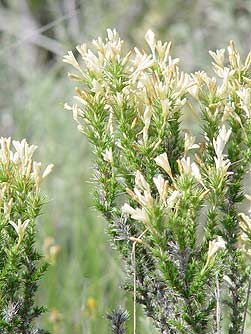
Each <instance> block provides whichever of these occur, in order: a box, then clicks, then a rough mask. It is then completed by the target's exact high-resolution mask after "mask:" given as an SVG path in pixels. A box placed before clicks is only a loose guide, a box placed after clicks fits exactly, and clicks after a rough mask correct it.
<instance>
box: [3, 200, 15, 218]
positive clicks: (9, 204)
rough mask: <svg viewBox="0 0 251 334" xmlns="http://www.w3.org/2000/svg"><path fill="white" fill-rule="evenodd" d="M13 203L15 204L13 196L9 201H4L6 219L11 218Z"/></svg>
mask: <svg viewBox="0 0 251 334" xmlns="http://www.w3.org/2000/svg"><path fill="white" fill-rule="evenodd" d="M12 204H13V198H11V199H10V200H9V202H4V209H3V212H4V217H5V218H6V219H9V218H10V213H11V209H12Z"/></svg>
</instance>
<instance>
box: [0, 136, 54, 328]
mask: <svg viewBox="0 0 251 334" xmlns="http://www.w3.org/2000/svg"><path fill="white" fill-rule="evenodd" d="M0 143H1V149H0V237H1V244H0V332H1V333H2V334H9V333H13V334H20V333H22V334H33V333H47V332H46V331H44V330H40V329H36V328H35V327H34V323H33V322H34V319H36V318H37V317H38V316H40V315H41V314H42V313H43V312H44V307H43V306H36V303H35V293H36V292H37V289H38V284H39V280H40V278H41V276H42V275H43V274H44V272H45V271H46V268H47V264H46V262H45V261H43V260H42V256H41V255H40V254H39V253H38V252H37V250H36V248H35V241H36V222H35V220H36V218H37V216H38V215H39V214H40V212H41V208H42V205H43V203H44V197H43V196H42V195H41V194H40V184H41V182H42V181H43V179H44V178H45V177H46V176H47V175H48V174H49V173H50V172H51V170H52V167H53V165H49V166H48V167H47V168H46V169H45V171H44V172H43V173H42V172H41V163H40V162H36V161H33V158H32V156H33V153H34V151H35V149H36V146H34V145H31V146H29V145H28V144H27V142H26V140H25V139H24V140H22V141H21V142H18V141H13V142H12V144H13V146H14V148H15V153H14V152H13V151H12V150H11V139H10V138H3V137H2V138H1V142H0Z"/></svg>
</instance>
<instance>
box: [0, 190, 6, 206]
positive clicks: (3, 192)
mask: <svg viewBox="0 0 251 334" xmlns="http://www.w3.org/2000/svg"><path fill="white" fill-rule="evenodd" d="M6 189H7V186H6V185H2V184H0V211H1V206H2V203H3V199H4V194H5V191H6Z"/></svg>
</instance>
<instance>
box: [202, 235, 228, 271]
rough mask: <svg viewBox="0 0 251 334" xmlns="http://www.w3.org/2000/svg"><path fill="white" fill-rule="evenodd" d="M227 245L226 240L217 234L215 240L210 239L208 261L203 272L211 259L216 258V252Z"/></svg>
mask: <svg viewBox="0 0 251 334" xmlns="http://www.w3.org/2000/svg"><path fill="white" fill-rule="evenodd" d="M225 247H226V241H225V240H224V239H223V238H222V237H221V236H217V237H216V238H215V239H214V240H209V246H208V253H207V262H206V264H205V266H204V268H203V269H202V273H203V272H204V271H205V270H206V269H207V267H208V265H209V263H210V261H211V260H212V259H213V258H214V256H215V254H216V253H217V252H218V251H219V250H221V249H224V248H225Z"/></svg>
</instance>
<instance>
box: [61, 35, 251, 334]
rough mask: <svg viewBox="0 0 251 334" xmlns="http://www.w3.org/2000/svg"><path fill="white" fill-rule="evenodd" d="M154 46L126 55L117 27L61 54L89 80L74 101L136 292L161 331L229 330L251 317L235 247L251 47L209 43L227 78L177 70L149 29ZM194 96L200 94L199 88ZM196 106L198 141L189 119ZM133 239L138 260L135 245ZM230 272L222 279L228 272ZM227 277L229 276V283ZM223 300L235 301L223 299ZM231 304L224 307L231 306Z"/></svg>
mask: <svg viewBox="0 0 251 334" xmlns="http://www.w3.org/2000/svg"><path fill="white" fill-rule="evenodd" d="M145 37H146V41H147V43H148V45H149V47H150V50H151V52H150V54H147V53H146V52H145V51H144V50H143V51H140V50H138V49H137V48H135V49H134V51H130V52H128V53H127V54H126V55H123V52H122V44H123V42H122V41H121V39H120V37H119V35H118V33H117V32H116V31H115V30H113V31H112V30H110V29H108V36H107V38H106V40H105V41H103V40H102V39H101V38H98V39H97V40H94V41H93V43H92V44H93V46H94V48H95V49H96V52H93V51H92V50H90V49H88V48H87V46H86V45H85V44H83V45H81V46H78V47H77V50H78V52H79V53H80V55H81V57H82V60H83V63H84V66H82V65H80V64H79V62H78V61H77V59H76V58H75V56H74V55H73V53H72V52H69V53H68V55H66V56H65V57H64V61H65V62H67V63H69V64H71V65H72V66H73V67H74V68H75V69H76V70H77V71H78V73H77V74H75V73H74V74H72V73H70V74H69V77H70V78H71V79H74V80H77V81H78V82H79V84H80V86H79V87H77V88H76V93H77V96H75V98H76V102H77V104H74V105H73V106H69V105H68V104H66V105H65V107H66V109H68V110H72V111H73V117H74V119H75V120H76V121H77V122H78V129H79V130H80V131H81V132H83V133H84V134H85V135H86V136H87V137H88V139H89V140H90V142H91V144H92V147H93V151H94V154H95V156H96V174H95V177H96V178H95V181H96V184H97V190H96V206H97V208H98V209H99V210H100V211H101V212H102V213H103V214H104V216H105V217H106V219H107V221H108V232H109V235H110V238H111V241H112V243H113V244H114V245H115V247H116V248H117V249H118V250H119V252H120V253H121V254H122V257H123V259H124V260H125V263H126V264H127V265H126V268H127V269H126V270H127V273H128V275H127V276H128V283H127V284H126V288H127V289H130V290H133V284H135V282H133V280H132V277H133V276H134V275H135V273H136V295H137V301H138V302H139V303H141V304H143V305H144V307H145V311H146V313H147V315H148V316H150V317H151V318H153V320H154V322H155V324H156V326H157V327H158V328H159V329H160V331H161V333H163V334H169V333H171V334H174V333H186V334H187V333H189V334H195V333H200V334H203V333H204V334H208V333H215V332H218V333H219V332H220V330H221V327H222V321H221V320H222V312H223V311H224V310H225V309H226V312H227V314H230V316H229V317H228V322H229V324H228V333H237V334H238V333H239V334H240V333H241V331H242V328H243V323H244V318H245V317H244V314H245V305H246V290H247V286H248V266H247V264H246V262H245V260H244V256H243V252H242V251H241V249H240V248H239V247H238V235H239V230H240V227H239V218H238V208H239V203H241V202H242V201H243V194H242V180H243V177H244V175H245V173H247V166H248V163H249V162H250V143H251V135H250V124H251V122H250V116H251V111H250V109H251V105H250V104H251V103H250V88H248V87H249V85H250V71H249V68H250V55H248V57H247V59H246V61H245V63H244V64H242V62H241V59H240V56H239V54H238V53H237V51H236V50H235V48H234V45H233V43H232V42H231V43H230V46H229V48H228V53H229V63H230V64H229V67H225V65H224V51H223V50H217V51H216V53H214V52H211V55H212V57H213V58H214V60H215V63H214V65H213V67H214V70H215V72H216V74H217V75H218V76H219V80H221V81H222V82H220V83H219V84H218V83H217V80H216V79H215V78H214V77H213V78H210V77H209V76H208V75H207V74H206V73H204V72H198V73H195V74H192V75H188V74H185V73H183V72H181V71H180V70H179V67H178V62H179V60H178V59H173V58H172V57H171V56H170V47H171V43H167V42H165V43H162V42H161V41H156V39H155V36H154V33H153V32H152V31H150V30H149V31H148V32H147V33H146V36H145ZM191 96H192V97H193V98H194V99H195V100H196V101H194V100H193V98H192V97H191ZM191 104H194V106H193V110H196V109H199V110H200V113H199V116H200V120H199V124H200V127H201V129H202V131H201V142H200V143H196V138H195V137H194V136H193V135H192V133H191V131H190V130H188V129H182V127H183V125H182V118H183V116H184V114H185V113H187V109H188V108H187V107H188V106H189V105H191ZM133 243H134V249H135V245H136V254H135V262H134V261H132V259H133V256H131V254H132V244H133ZM223 278H224V280H223ZM225 281H227V282H228V283H227V284H226V282H225ZM225 299H226V300H225ZM226 305H227V306H226Z"/></svg>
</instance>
